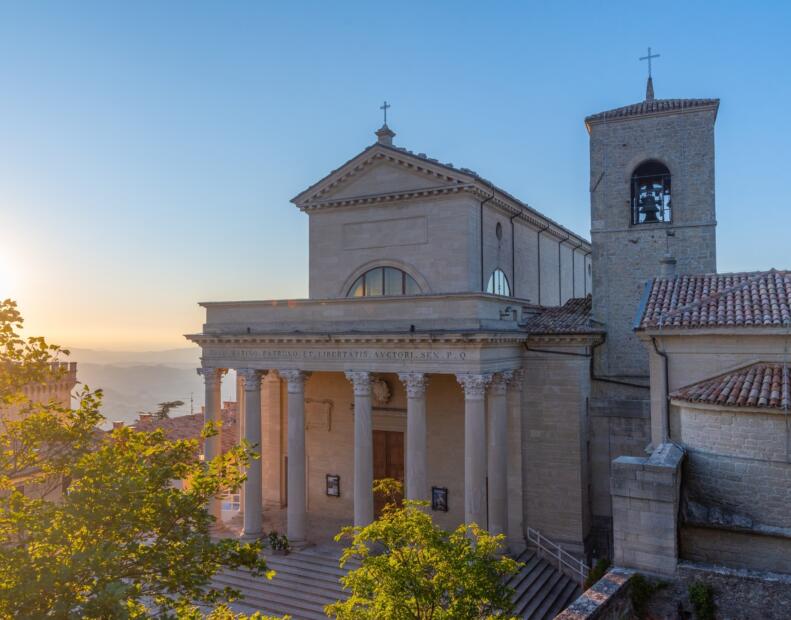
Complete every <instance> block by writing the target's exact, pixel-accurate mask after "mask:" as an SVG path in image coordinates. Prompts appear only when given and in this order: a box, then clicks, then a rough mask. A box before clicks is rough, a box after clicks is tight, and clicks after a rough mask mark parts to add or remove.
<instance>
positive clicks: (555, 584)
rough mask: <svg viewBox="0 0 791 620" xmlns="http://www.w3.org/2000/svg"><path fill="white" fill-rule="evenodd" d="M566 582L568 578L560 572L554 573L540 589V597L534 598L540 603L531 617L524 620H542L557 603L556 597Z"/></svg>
mask: <svg viewBox="0 0 791 620" xmlns="http://www.w3.org/2000/svg"><path fill="white" fill-rule="evenodd" d="M567 580H568V578H567V577H566V575H564V574H563V573H561V572H560V571H555V574H554V575H552V577H551V578H550V579H548V580H547V582H546V584H545V585H544V587H543V588H542V589H541V596H540V597H536V600H538V599H540V600H541V603H540V604H539V605H538V607H536V609H535V611H534V612H533V613H532V614H531V615H529V616H525V618H528V619H529V620H543V619H544V618H545V617H546V615H547V613H548V612H549V610H550V609H551V608H552V606H553V605H554V604H555V601H557V598H558V596H559V595H560V593H561V592H562V591H563V588H564V587H565V586H566V582H567Z"/></svg>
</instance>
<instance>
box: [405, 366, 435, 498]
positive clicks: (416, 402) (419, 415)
mask: <svg viewBox="0 0 791 620" xmlns="http://www.w3.org/2000/svg"><path fill="white" fill-rule="evenodd" d="M398 378H399V379H401V382H402V383H403V384H404V385H405V386H406V393H407V408H406V498H407V499H412V500H420V501H428V499H429V496H428V483H427V481H426V472H427V467H426V386H427V384H428V379H427V378H426V375H425V374H423V373H420V372H406V373H400V374H399V375H398Z"/></svg>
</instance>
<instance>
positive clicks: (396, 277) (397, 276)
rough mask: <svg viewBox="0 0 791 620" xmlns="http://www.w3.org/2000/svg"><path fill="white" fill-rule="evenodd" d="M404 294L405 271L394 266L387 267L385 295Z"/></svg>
mask: <svg viewBox="0 0 791 620" xmlns="http://www.w3.org/2000/svg"><path fill="white" fill-rule="evenodd" d="M403 294H404V272H403V271H400V270H399V269H393V268H392V267H386V268H385V295H403Z"/></svg>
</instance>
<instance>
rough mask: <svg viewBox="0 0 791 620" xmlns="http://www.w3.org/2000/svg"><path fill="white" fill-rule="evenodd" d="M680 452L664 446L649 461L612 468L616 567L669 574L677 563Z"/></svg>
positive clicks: (624, 461)
mask: <svg viewBox="0 0 791 620" xmlns="http://www.w3.org/2000/svg"><path fill="white" fill-rule="evenodd" d="M683 459H684V452H683V451H682V450H681V449H680V448H679V447H678V446H676V445H675V444H662V445H660V446H659V447H658V448H657V449H656V450H655V451H654V453H653V454H652V455H651V456H650V457H648V458H641V457H630V456H623V457H620V458H617V459H615V461H614V462H613V466H612V477H611V492H612V506H613V540H614V550H615V554H614V558H613V559H614V563H615V564H616V565H617V566H628V567H631V568H636V569H638V570H643V571H646V572H649V573H656V574H661V575H672V574H673V573H674V572H675V570H676V565H677V563H678V532H677V515H678V507H679V498H680V488H681V464H682V461H683Z"/></svg>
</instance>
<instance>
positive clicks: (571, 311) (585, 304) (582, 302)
mask: <svg viewBox="0 0 791 620" xmlns="http://www.w3.org/2000/svg"><path fill="white" fill-rule="evenodd" d="M591 306H592V303H591V296H590V295H588V296H587V297H576V298H573V299H569V300H568V301H567V302H566V303H565V304H563V305H562V306H555V307H547V308H544V309H542V310H541V312H540V313H539V314H538V315H537V316H535V317H534V318H532V319H530V320H529V321H528V322H527V324H526V325H525V329H526V330H527V331H528V332H529V333H531V334H581V333H601V332H603V331H604V328H603V327H602V326H601V325H600V324H598V323H596V321H594V320H593V318H592V317H591Z"/></svg>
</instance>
